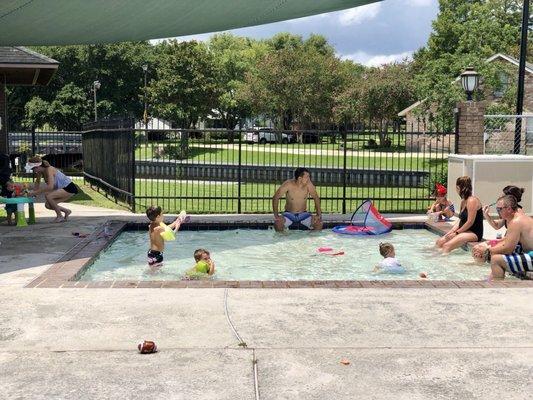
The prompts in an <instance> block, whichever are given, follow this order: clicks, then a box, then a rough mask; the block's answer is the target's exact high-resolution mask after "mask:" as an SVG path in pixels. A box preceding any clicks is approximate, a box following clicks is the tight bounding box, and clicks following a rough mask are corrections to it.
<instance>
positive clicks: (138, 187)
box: [83, 124, 455, 213]
mask: <svg viewBox="0 0 533 400" xmlns="http://www.w3.org/2000/svg"><path fill="white" fill-rule="evenodd" d="M355 128H357V129H349V130H335V131H318V130H313V131H274V130H271V129H267V128H263V129H250V130H234V131H227V130H215V129H211V130H185V129H163V130H161V129H159V130H157V132H155V131H154V130H151V129H141V128H137V129H135V128H133V127H132V126H131V125H130V126H129V127H126V126H122V127H116V126H115V127H113V128H105V129H104V128H102V127H101V126H100V127H98V126H95V127H87V131H86V132H84V134H83V135H84V139H83V151H84V165H85V176H86V178H87V179H88V180H89V181H90V182H92V183H95V184H96V183H98V185H99V186H100V187H102V188H105V189H106V190H108V192H109V193H110V194H111V195H114V196H119V197H121V198H123V199H126V200H127V201H128V203H130V204H131V206H132V208H134V209H138V210H141V209H143V208H145V207H147V206H148V205H151V204H158V205H160V206H161V207H163V208H164V209H165V210H166V211H167V212H179V211H180V210H182V209H185V210H187V211H189V212H194V213H263V212H271V210H272V204H271V199H272V195H273V194H274V192H275V190H276V188H277V187H278V186H279V185H280V184H281V183H282V182H283V181H284V180H286V179H289V178H291V177H292V173H293V170H294V169H295V168H297V167H307V168H308V169H309V170H310V171H311V178H312V180H313V182H314V184H315V185H316V187H317V191H318V193H319V195H320V198H321V205H322V210H323V212H325V213H336V212H343V213H345V212H350V211H351V210H353V209H354V208H355V207H356V206H357V205H358V204H359V203H360V202H361V201H362V200H364V199H366V198H372V199H373V200H374V201H375V203H376V204H377V207H378V208H379V209H380V210H381V211H383V212H421V211H425V209H426V207H427V206H428V205H429V204H430V201H431V200H430V198H431V196H432V193H433V189H434V187H435V182H437V181H438V182H445V181H446V176H447V156H448V154H449V153H453V151H454V143H455V137H454V136H455V135H454V133H442V132H437V131H434V130H433V129H431V127H425V129H424V132H407V128H406V127H405V126H404V127H403V129H395V131H393V130H392V129H389V130H384V129H383V127H376V126H372V125H370V124H367V125H363V124H359V125H356V126H355ZM448 132H449V131H448ZM128 152H129V153H128ZM281 207H283V204H282V205H281ZM309 207H310V209H311V210H312V209H313V208H314V204H312V203H311V202H310V204H309Z"/></svg>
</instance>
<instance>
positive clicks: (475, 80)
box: [461, 67, 479, 101]
mask: <svg viewBox="0 0 533 400" xmlns="http://www.w3.org/2000/svg"><path fill="white" fill-rule="evenodd" d="M461 84H462V85H463V89H464V91H465V92H466V96H467V99H468V100H469V101H470V100H472V93H473V92H474V91H475V90H476V89H477V87H478V85H479V74H478V73H477V72H476V71H474V68H472V67H468V68H466V69H465V71H464V72H463V73H462V74H461Z"/></svg>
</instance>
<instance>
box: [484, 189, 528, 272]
mask: <svg viewBox="0 0 533 400" xmlns="http://www.w3.org/2000/svg"><path fill="white" fill-rule="evenodd" d="M517 209H518V205H517V203H516V198H515V197H514V196H509V195H507V196H502V197H500V198H499V199H498V202H497V203H496V211H497V212H498V214H499V215H500V217H501V218H503V219H505V221H506V222H507V234H506V235H505V238H504V239H503V240H502V241H501V242H500V243H498V244H496V245H495V246H493V247H488V248H487V249H486V250H485V252H486V255H487V258H488V259H490V267H491V271H492V272H491V276H492V278H493V279H504V278H505V272H506V271H507V272H508V273H510V274H512V275H515V276H517V277H519V278H522V279H533V261H532V257H531V253H530V252H531V251H533V218H531V217H529V216H527V215H525V214H522V213H517V212H516V211H517Z"/></svg>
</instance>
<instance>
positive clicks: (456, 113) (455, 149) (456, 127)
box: [453, 107, 460, 154]
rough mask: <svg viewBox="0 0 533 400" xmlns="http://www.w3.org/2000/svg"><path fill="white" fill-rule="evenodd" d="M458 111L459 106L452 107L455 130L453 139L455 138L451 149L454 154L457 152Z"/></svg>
mask: <svg viewBox="0 0 533 400" xmlns="http://www.w3.org/2000/svg"><path fill="white" fill-rule="evenodd" d="M459 113H460V111H459V107H455V108H454V109H453V117H454V118H455V132H454V136H453V137H454V140H455V143H454V146H453V147H454V149H453V152H454V153H455V154H459V117H460V115H459Z"/></svg>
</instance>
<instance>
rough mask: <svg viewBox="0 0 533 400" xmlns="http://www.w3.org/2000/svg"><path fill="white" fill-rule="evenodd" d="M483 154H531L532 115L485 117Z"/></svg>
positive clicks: (532, 143) (532, 147)
mask: <svg viewBox="0 0 533 400" xmlns="http://www.w3.org/2000/svg"><path fill="white" fill-rule="evenodd" d="M483 143H484V153H485V154H525V155H532V154H533V115H485V124H484V132H483Z"/></svg>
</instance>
